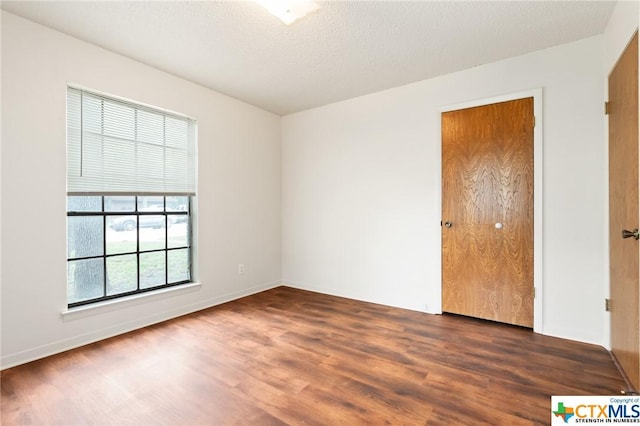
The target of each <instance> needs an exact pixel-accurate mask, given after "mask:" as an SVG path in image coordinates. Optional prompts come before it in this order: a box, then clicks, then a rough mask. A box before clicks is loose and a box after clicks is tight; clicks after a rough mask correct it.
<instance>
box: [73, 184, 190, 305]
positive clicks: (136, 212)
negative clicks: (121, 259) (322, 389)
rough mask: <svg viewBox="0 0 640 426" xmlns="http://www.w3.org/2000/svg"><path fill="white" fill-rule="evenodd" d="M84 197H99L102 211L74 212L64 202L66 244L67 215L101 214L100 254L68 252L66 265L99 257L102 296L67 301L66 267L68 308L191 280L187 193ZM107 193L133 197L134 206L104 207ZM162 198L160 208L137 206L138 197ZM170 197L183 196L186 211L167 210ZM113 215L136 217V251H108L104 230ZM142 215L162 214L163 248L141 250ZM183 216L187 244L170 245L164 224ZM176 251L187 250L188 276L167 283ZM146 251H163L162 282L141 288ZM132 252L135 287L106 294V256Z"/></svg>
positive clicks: (107, 257)
mask: <svg viewBox="0 0 640 426" xmlns="http://www.w3.org/2000/svg"><path fill="white" fill-rule="evenodd" d="M72 196H78V195H68V196H67V200H68V198H69V197H72ZM86 196H91V197H100V205H101V210H100V211H97V210H93V211H74V210H70V209H69V207H68V206H69V204H68V203H67V244H68V239H69V229H68V218H70V217H102V254H101V255H94V256H78V257H70V256H69V253H68V251H67V265H69V263H70V262H74V261H81V260H90V259H102V270H103V280H102V281H103V282H102V296H100V297H95V298H90V299H85V300H79V301H75V302H71V303H70V302H69V288H68V286H69V270H68V269H67V308H68V309H71V308H76V307H80V306H85V305H90V304H94V303H98V302H103V301H108V300H113V299H120V298H123V297H126V296H131V295H137V294H142V293H148V292H151V291H154V290H159V289H164V288H168V287H175V286H179V285H182V284H188V283H192V282H193V223H192V222H193V221H192V217H193V212H192V205H193V204H192V196H191V195H187V194H152V195H151V194H86ZM110 196H117V197H121V196H129V197H133V201H134V209H133V210H128V211H109V210H106V209H105V197H110ZM148 196H153V197H162V201H163V203H162V211H145V210H140V208H139V205H138V199H139V198H140V197H148ZM171 196H180V197H185V198H186V199H187V204H186V206H185V207H186V210H169V209H167V197H171ZM114 216H135V217H136V227H135V233H136V250H135V251H125V252H118V253H107V232H108V230H109V229H110V225H109V223H108V222H109V218H110V217H114ZM143 216H163V217H164V219H163V220H164V223H165V226H163V227H161V229H163V231H164V247H163V248H155V249H146V250H141V249H140V228H141V227H140V217H143ZM180 216H186V218H187V220H186V226H187V235H186V241H187V243H186V245H184V246H176V247H169V226H166V224H167V223H170V222H169V221H170V218H171V217H180ZM177 250H187V253H188V269H187V272H188V279H186V280H180V281H175V282H169V252H171V251H177ZM145 253H164V284H160V285H156V286H152V287H145V288H140V281H141V280H140V255H141V254H145ZM131 255H135V257H136V289H135V290H132V291H126V292H121V293H117V294H111V295H109V294H108V279H109V278H108V273H107V259H109V258H113V257H117V256H131Z"/></svg>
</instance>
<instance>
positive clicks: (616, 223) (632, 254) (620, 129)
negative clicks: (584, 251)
mask: <svg viewBox="0 0 640 426" xmlns="http://www.w3.org/2000/svg"><path fill="white" fill-rule="evenodd" d="M608 110H609V254H610V282H611V284H610V289H609V293H610V298H611V349H612V352H613V354H614V355H615V357H616V359H617V360H618V362H619V364H620V365H621V366H622V368H623V369H624V370H625V372H626V374H627V376H628V378H629V380H630V381H631V384H632V385H633V386H634V387H635V388H636V389H640V341H639V334H640V324H639V312H640V292H639V290H638V286H639V284H638V283H639V280H638V274H639V270H638V267H639V265H638V263H639V257H638V256H639V252H638V241H637V240H635V238H633V237H632V238H624V239H623V238H622V230H623V229H626V230H629V231H633V230H634V229H635V228H638V225H639V223H638V34H637V33H636V35H635V36H634V37H633V39H632V41H631V42H630V43H629V45H628V46H627V49H626V50H625V51H624V53H623V54H622V56H621V57H620V59H619V60H618V63H617V64H616V66H615V67H614V69H613V71H612V72H611V74H610V75H609V107H608Z"/></svg>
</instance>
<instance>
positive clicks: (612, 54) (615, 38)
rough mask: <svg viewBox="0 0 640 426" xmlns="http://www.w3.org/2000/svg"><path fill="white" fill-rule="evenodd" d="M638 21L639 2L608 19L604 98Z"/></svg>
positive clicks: (622, 5) (620, 5)
mask: <svg viewBox="0 0 640 426" xmlns="http://www.w3.org/2000/svg"><path fill="white" fill-rule="evenodd" d="M639 19H640V2H637V1H618V2H617V3H616V6H615V8H614V9H613V13H612V14H611V17H610V18H609V22H608V23H607V27H606V28H605V31H604V34H603V38H604V64H603V85H604V92H605V98H606V97H607V90H608V76H609V73H611V71H612V70H613V67H614V66H615V64H616V62H617V61H618V58H619V57H620V55H621V54H622V52H623V51H624V49H625V48H626V46H627V44H628V43H629V41H630V40H631V37H632V36H633V33H634V32H635V31H636V30H637V29H638V20H639ZM607 125H608V120H605V126H604V136H603V137H604V138H605V140H608V137H609V134H608V133H609V130H608V126H607ZM603 156H604V158H605V167H606V170H607V176H608V174H609V171H608V170H609V169H608V165H609V146H608V144H605V146H604V151H603ZM605 195H606V197H607V200H608V199H609V187H608V185H607V187H606V188H605ZM605 217H606V222H607V227H606V229H605V245H606V262H605V267H606V270H607V271H608V270H609V227H608V223H609V204H608V203H607V204H606V205H605ZM604 297H609V275H608V274H607V280H606V284H605V296H604ZM610 328H611V322H610V314H608V313H607V314H605V323H604V342H605V346H606V347H607V348H610V347H611V333H610Z"/></svg>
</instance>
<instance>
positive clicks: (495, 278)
mask: <svg viewBox="0 0 640 426" xmlns="http://www.w3.org/2000/svg"><path fill="white" fill-rule="evenodd" d="M533 127H534V117H533V98H526V99H519V100H514V101H508V102H501V103H496V104H492V105H485V106H480V107H475V108H467V109H462V110H458V111H451V112H446V113H443V114H442V220H443V226H442V309H443V311H445V312H451V313H456V314H462V315H468V316H472V317H478V318H484V319H488V320H494V321H499V322H505V323H509V324H516V325H521V326H525V327H533Z"/></svg>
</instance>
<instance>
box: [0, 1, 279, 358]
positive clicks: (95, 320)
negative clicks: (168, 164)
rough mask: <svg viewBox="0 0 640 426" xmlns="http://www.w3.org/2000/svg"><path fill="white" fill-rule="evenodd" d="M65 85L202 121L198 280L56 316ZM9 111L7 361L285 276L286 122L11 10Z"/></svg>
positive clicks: (6, 69)
mask: <svg viewBox="0 0 640 426" xmlns="http://www.w3.org/2000/svg"><path fill="white" fill-rule="evenodd" d="M68 82H73V83H76V84H80V85H83V86H85V87H89V88H93V89H95V90H99V91H102V92H106V93H111V94H115V95H118V96H121V97H125V98H129V99H132V100H135V101H139V102H142V103H147V104H151V105H155V106H158V107H161V108H165V109H169V110H173V111H178V112H181V113H184V114H188V115H190V116H192V117H194V118H196V119H197V120H198V128H199V161H198V167H199V179H198V197H197V204H198V212H197V213H198V219H197V220H198V228H199V230H198V232H197V238H198V265H199V268H198V273H197V277H196V278H197V279H198V280H199V281H200V282H202V286H201V287H197V288H194V289H191V290H189V291H183V292H177V293H176V294H172V295H167V294H165V295H162V296H159V297H155V298H152V300H148V301H146V302H145V303H140V301H137V302H132V303H129V304H124V305H120V308H119V309H116V310H109V309H107V310H106V311H99V312H98V313H96V314H95V315H80V316H76V317H73V318H71V319H70V317H69V318H67V320H65V321H63V319H62V318H61V312H62V311H63V310H65V308H66V259H65V254H66V234H65V227H66V225H65V223H66V222H65V221H66V216H65V193H66V189H65V161H66V158H65V117H66V114H65V100H66V84H67V83H68ZM2 113H3V115H2V158H1V159H2V167H1V183H2V187H1V189H2V192H1V199H0V202H1V204H2V219H1V221H2V222H1V226H2V243H1V251H2V265H1V267H2V269H1V274H2V275H1V279H2V283H1V288H2V305H1V309H2V358H1V363H2V367H3V368H6V367H9V366H11V365H15V364H18V363H22V362H25V361H28V360H31V359H34V358H38V357H41V356H44V355H48V354H50V353H54V352H58V351H61V350H63V349H67V348H69V347H73V346H77V345H80V344H83V343H87V342H89V341H92V340H96V339H99V338H103V337H105V336H110V335H113V334H117V333H121V332H124V331H127V330H130V329H133V328H136V327H140V326H142V325H145V324H148V323H152V322H156V321H160V320H163V319H166V318H169V317H172V316H177V315H180V314H182V313H185V312H190V311H193V310H196V309H199V308H203V307H206V306H210V305H213V304H216V303H220V302H222V301H226V300H229V299H233V298H236V297H239V296H241V295H245V294H249V293H252V292H256V291H259V290H262V289H265V288H269V287H272V286H274V285H277V284H279V283H280V281H279V280H280V277H281V272H280V263H281V262H280V234H281V232H280V218H281V216H280V190H281V187H280V170H281V168H280V158H281V156H280V117H278V116H276V115H273V114H271V113H268V112H265V111H263V110H260V109H258V108H256V107H253V106H250V105H247V104H245V103H242V102H240V101H237V100H234V99H231V98H229V97H226V96H223V95H221V94H218V93H216V92H213V91H210V90H208V89H205V88H203V87H200V86H197V85H195V84H193V83H190V82H187V81H185V80H182V79H179V78H177V77H174V76H172V75H169V74H166V73H163V72H160V71H158V70H155V69H153V68H150V67H148V66H145V65H143V64H140V63H137V62H135V61H132V60H129V59H127V58H125V57H122V56H119V55H116V54H113V53H111V52H108V51H106V50H103V49H101V48H98V47H96V46H93V45H90V44H87V43H84V42H82V41H79V40H77V39H74V38H71V37H69V36H67V35H64V34H62V33H59V32H56V31H53V30H51V29H48V28H46V27H43V26H40V25H37V24H34V23H32V22H30V21H27V20H24V19H22V18H19V17H17V16H15V15H12V14H9V13H6V12H2ZM238 263H244V264H245V265H246V273H245V274H244V275H238V274H237V265H238Z"/></svg>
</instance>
